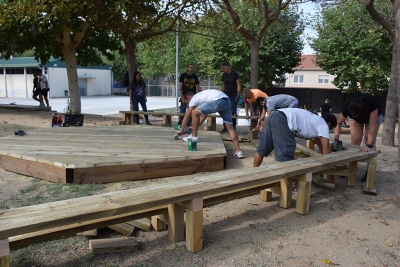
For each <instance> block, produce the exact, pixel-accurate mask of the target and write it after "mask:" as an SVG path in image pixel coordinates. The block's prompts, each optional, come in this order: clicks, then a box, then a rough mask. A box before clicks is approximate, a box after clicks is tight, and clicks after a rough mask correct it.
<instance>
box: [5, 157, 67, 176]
mask: <svg viewBox="0 0 400 267" xmlns="http://www.w3.org/2000/svg"><path fill="white" fill-rule="evenodd" d="M0 168H2V169H4V170H8V171H11V172H15V173H20V174H23V175H27V176H32V177H38V178H42V179H45V180H48V181H51V182H56V183H67V182H68V181H69V179H70V178H71V177H67V175H66V173H67V171H66V169H65V168H62V167H57V166H53V165H48V164H44V163H40V162H36V161H27V160H23V159H19V158H15V157H10V156H5V155H0Z"/></svg>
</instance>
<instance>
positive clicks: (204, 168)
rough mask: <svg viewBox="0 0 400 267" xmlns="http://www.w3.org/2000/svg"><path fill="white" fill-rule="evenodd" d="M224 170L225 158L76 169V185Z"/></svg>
mask: <svg viewBox="0 0 400 267" xmlns="http://www.w3.org/2000/svg"><path fill="white" fill-rule="evenodd" d="M223 169H224V156H221V157H215V158H200V159H196V160H195V159H193V160H180V161H176V162H174V161H168V162H155V163H147V164H132V165H112V166H99V167H96V168H82V169H74V170H73V172H74V175H73V176H74V184H91V183H109V182H120V181H134V180H142V179H152V178H159V177H170V176H180V175H187V174H193V173H197V172H215V171H220V170H223Z"/></svg>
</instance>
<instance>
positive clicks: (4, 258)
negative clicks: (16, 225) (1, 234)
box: [0, 239, 10, 267]
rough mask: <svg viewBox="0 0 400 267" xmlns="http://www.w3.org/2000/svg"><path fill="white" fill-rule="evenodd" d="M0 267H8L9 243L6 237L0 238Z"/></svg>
mask: <svg viewBox="0 0 400 267" xmlns="http://www.w3.org/2000/svg"><path fill="white" fill-rule="evenodd" d="M0 267H10V244H9V242H8V239H2V240H0Z"/></svg>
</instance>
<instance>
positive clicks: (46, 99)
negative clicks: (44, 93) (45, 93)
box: [44, 98, 49, 106]
mask: <svg viewBox="0 0 400 267" xmlns="http://www.w3.org/2000/svg"><path fill="white" fill-rule="evenodd" d="M44 101H46V105H47V106H49V99H48V98H45V99H44Z"/></svg>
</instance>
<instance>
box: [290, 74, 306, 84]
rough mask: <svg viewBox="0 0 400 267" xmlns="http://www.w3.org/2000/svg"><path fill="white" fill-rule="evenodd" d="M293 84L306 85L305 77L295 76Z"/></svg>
mask: <svg viewBox="0 0 400 267" xmlns="http://www.w3.org/2000/svg"><path fill="white" fill-rule="evenodd" d="M293 83H304V75H294V76H293Z"/></svg>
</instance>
